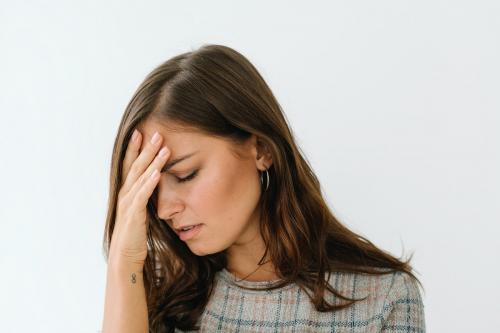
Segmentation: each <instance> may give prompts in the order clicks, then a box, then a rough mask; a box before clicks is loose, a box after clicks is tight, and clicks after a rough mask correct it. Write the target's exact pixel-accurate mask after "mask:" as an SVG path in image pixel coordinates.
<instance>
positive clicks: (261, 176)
mask: <svg viewBox="0 0 500 333" xmlns="http://www.w3.org/2000/svg"><path fill="white" fill-rule="evenodd" d="M265 171H266V186H265V188H266V189H265V190H264V191H267V189H268V187H269V172H268V171H267V169H266V170H265ZM263 178H264V171H262V172H261V174H260V183H261V184H262V185H264V179H263Z"/></svg>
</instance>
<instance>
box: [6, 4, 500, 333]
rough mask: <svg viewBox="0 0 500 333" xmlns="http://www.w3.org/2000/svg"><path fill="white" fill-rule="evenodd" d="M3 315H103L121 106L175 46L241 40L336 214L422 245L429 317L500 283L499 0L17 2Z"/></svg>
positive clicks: (460, 326)
mask: <svg viewBox="0 0 500 333" xmlns="http://www.w3.org/2000/svg"><path fill="white" fill-rule="evenodd" d="M0 8H1V9H0V47H1V50H0V112H1V118H0V119H1V125H2V126H1V127H2V131H1V132H0V151H1V152H2V157H1V163H0V184H1V185H2V191H1V192H0V205H1V206H0V223H1V231H0V270H1V271H0V295H1V296H0V318H1V319H0V323H1V326H2V329H1V331H2V332H34V331H36V332H97V331H98V330H100V329H101V321H102V312H103V304H104V287H105V262H104V259H103V256H102V253H101V240H102V233H103V223H104V218H105V209H106V200H107V190H108V172H109V162H110V154H111V149H112V143H113V140H114V135H115V132H116V129H117V127H118V122H119V119H120V118H121V114H122V112H123V110H124V108H125V106H126V104H127V103H128V101H129V99H130V98H131V96H132V94H133V92H134V91H135V89H136V88H137V86H138V85H139V83H140V82H141V81H142V80H143V78H144V76H145V75H146V74H147V73H148V72H149V71H150V70H152V69H153V68H154V67H155V66H156V65H158V64H159V63H160V62H162V61H164V60H166V59H167V58H170V57H172V56H174V55H176V54H178V53H181V52H185V51H189V50H191V49H194V48H197V47H199V46H201V45H202V44H204V43H218V44H225V45H227V46H230V47H233V48H235V49H236V50H238V51H240V52H241V53H243V54H244V55H245V56H247V57H248V58H249V59H250V61H252V62H253V63H254V64H255V65H256V67H257V68H258V69H259V70H260V71H261V73H262V75H263V76H264V78H265V79H266V80H267V81H268V83H269V85H270V86H271V88H272V89H273V91H274V93H275V94H276V96H277V98H278V100H279V101H280V103H281V105H282V107H283V109H284V110H285V113H286V116H287V117H288V119H289V120H290V123H291V125H292V128H293V131H294V132H295V134H296V136H297V140H298V142H299V144H300V145H301V147H302V149H303V151H304V152H305V154H306V157H307V158H308V160H309V161H310V162H311V164H312V166H313V168H314V169H315V171H316V172H317V174H318V177H319V178H320V180H321V181H322V184H323V189H324V193H325V195H326V197H327V199H328V201H329V202H330V203H331V206H332V208H333V209H334V211H335V212H336V214H337V215H338V217H339V218H341V219H342V220H343V221H344V222H345V223H346V224H347V225H349V226H350V227H351V228H352V229H354V230H355V231H357V232H360V233H362V234H364V235H365V236H367V237H368V238H369V239H371V240H372V241H373V242H374V243H375V244H377V245H379V246H381V247H383V248H385V249H387V250H388V251H391V252H392V253H393V254H396V255H398V256H399V255H401V254H402V253H403V252H402V251H403V250H404V251H405V252H404V254H409V253H411V252H415V255H414V261H413V264H414V266H415V268H416V269H417V271H418V272H419V273H420V275H419V277H420V278H421V280H422V282H423V283H424V286H425V288H426V292H425V294H424V295H423V297H424V303H425V311H426V321H427V328H428V330H429V332H473V331H474V332H491V331H492V330H493V328H491V325H493V324H494V323H496V318H497V316H498V313H499V310H500V308H499V306H498V299H499V297H500V287H499V285H500V278H499V274H500V269H499V263H500V260H499V253H500V245H499V242H498V237H499V236H500V227H499V221H500V209H499V206H500V205H499V204H500V200H499V199H500V176H499V170H500V149H499V148H500V147H499V144H498V142H500V133H499V129H500V97H499V96H500V95H499V92H500V79H499V78H500V65H499V61H498V59H500V54H499V53H500V52H499V51H500V42H499V41H500V38H499V37H500V36H499V35H500V20H499V19H498V17H499V15H500V5H499V3H498V2H497V1H493V0H492V1H477V0H476V1H467V2H466V1H457V0H448V1H445V0H432V1H428V0H426V1H396V0H394V1H388V0H385V1H343V2H340V1H338V2H330V1H329V2H312V1H311V2H307V4H306V2H305V1H301V2H297V3H292V2H289V1H287V2H285V1H283V2H280V1H272V2H271V1H251V2H250V1H248V2H246V3H243V2H236V1H217V2H215V1H203V2H202V1H199V2H195V1H170V2H167V1H155V2H147V1H134V2H133V1H128V2H126V1H107V2H105V1H95V0H94V1H88V0H87V1H79V2H76V1H72V2H71V1H15V2H14V1H10V2H6V1H2V3H1V6H0Z"/></svg>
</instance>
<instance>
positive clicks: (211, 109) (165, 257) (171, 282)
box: [103, 44, 420, 332]
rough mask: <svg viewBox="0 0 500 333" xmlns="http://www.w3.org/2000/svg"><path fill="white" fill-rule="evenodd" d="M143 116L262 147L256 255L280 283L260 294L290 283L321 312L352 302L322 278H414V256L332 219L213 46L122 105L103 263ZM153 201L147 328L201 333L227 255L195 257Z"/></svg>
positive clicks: (297, 157)
mask: <svg viewBox="0 0 500 333" xmlns="http://www.w3.org/2000/svg"><path fill="white" fill-rule="evenodd" d="M148 117H154V118H155V119H157V120H158V121H162V122H163V121H164V122H168V121H174V122H177V123H180V124H184V125H188V126H191V127H194V128H197V129H199V130H200V131H202V132H203V133H206V134H208V135H215V136H219V137H223V138H226V139H228V140H231V141H232V142H234V143H235V144H239V143H242V142H244V141H245V140H246V139H247V138H249V137H250V136H251V134H255V135H257V136H258V137H259V138H260V139H261V140H262V142H264V143H265V144H266V145H267V148H269V150H270V152H271V154H272V161H273V163H272V165H271V167H270V168H269V170H268V171H269V176H270V184H269V187H268V190H267V191H265V192H262V195H261V198H260V202H259V204H260V205H261V209H260V211H261V218H260V230H261V233H262V237H263V239H264V242H265V244H266V246H267V248H266V253H265V254H264V256H263V257H262V258H265V257H266V256H268V257H269V258H270V259H271V260H272V263H273V265H274V267H275V268H276V269H277V274H278V275H279V276H280V278H281V280H280V283H279V284H277V285H273V286H271V287H269V288H268V289H275V288H279V287H281V286H284V285H286V284H289V283H296V284H297V285H299V286H300V287H301V288H303V289H304V290H305V291H306V293H307V294H308V295H309V297H310V299H311V302H312V303H313V304H314V306H315V307H316V309H317V310H318V311H321V312H325V311H336V310H339V309H342V308H345V307H348V306H350V305H352V304H353V303H354V302H356V301H359V300H355V299H351V298H348V297H344V296H343V295H341V294H340V293H338V292H337V291H336V290H335V289H334V288H333V287H332V286H331V285H330V284H329V283H328V278H327V279H325V276H326V275H327V274H329V273H330V272H356V273H367V274H377V275H378V274H388V273H391V272H395V271H402V272H406V273H408V274H410V275H411V276H412V277H413V278H415V279H416V280H417V281H418V279H417V278H416V277H415V276H414V275H413V273H412V267H411V266H410V265H409V262H410V260H411V257H412V256H413V254H412V255H411V256H410V258H409V259H407V260H406V261H401V260H399V259H397V258H395V257H394V256H392V255H390V254H389V253H387V252H385V251H383V250H381V249H379V248H377V247H376V246H375V245H374V244H372V243H371V242H370V241H369V240H367V239H366V238H364V237H363V236H361V235H359V234H356V233H354V232H353V231H351V230H349V229H348V228H347V227H345V226H344V225H343V224H342V223H341V222H339V221H338V220H337V219H336V218H335V216H334V215H333V213H332V211H331V210H330V208H329V207H328V205H327V203H326V202H325V199H324V198H323V196H322V193H321V188H320V183H319V181H318V179H317V177H316V175H315V174H314V172H313V170H312V168H311V167H310V165H309V164H308V162H307V161H306V160H305V159H304V157H303V155H302V153H301V151H300V149H299V147H298V146H297V144H296V143H295V140H294V137H293V135H292V132H291V130H290V127H289V125H288V123H287V120H286V118H285V116H284V113H283V111H282V109H281V107H280V105H279V104H278V101H277V100H276V98H275V97H274V95H273V93H272V92H271V89H270V88H269V87H268V85H267V84H266V82H265V81H264V79H263V78H262V76H261V75H260V74H259V72H258V71H257V69H256V68H255V67H254V66H253V65H252V64H251V63H250V62H249V61H248V60H247V59H246V58H245V57H244V56H243V55H241V54H240V53H238V52H237V51H235V50H234V49H231V48H229V47H226V46H222V45H213V44H205V45H203V46H202V47H200V48H198V49H197V50H194V51H191V52H185V53H182V54H180V55H177V56H175V57H173V58H171V59H169V60H168V61H166V62H164V63H162V64H160V65H159V66H158V67H156V68H155V69H154V70H153V71H152V72H151V73H150V74H149V75H147V77H146V78H145V80H144V82H142V84H141V85H140V86H139V87H138V89H137V91H136V92H135V94H134V95H133V97H132V99H131V100H130V102H129V104H128V105H127V108H126V109H125V113H124V114H123V117H122V119H121V123H120V125H119V128H118V133H117V135H116V139H115V142H114V148H113V156H112V161H111V172H110V193H109V202H108V213H107V218H106V226H105V234H104V239H103V248H104V254H105V257H106V258H108V253H109V252H108V251H109V245H110V241H111V236H112V233H113V228H114V220H115V217H116V204H117V196H118V192H119V190H120V189H119V186H120V179H121V177H122V165H123V159H124V156H125V151H126V144H127V142H128V141H129V139H130V137H131V135H132V132H133V130H134V128H135V127H136V126H137V125H138V124H140V123H141V122H142V121H144V120H145V119H146V118H148ZM156 198H157V195H156V190H155V192H154V193H153V195H152V196H151V198H150V200H149V202H148V206H147V210H148V224H149V228H148V250H149V253H148V256H147V258H146V262H145V266H144V282H145V288H146V295H147V304H148V312H149V325H150V330H151V331H152V332H173V330H174V328H175V327H177V328H179V329H182V330H192V329H199V327H196V326H195V324H196V322H197V320H198V318H199V317H200V316H201V314H202V313H203V310H204V308H205V306H206V304H207V302H208V300H209V298H210V295H211V293H212V289H213V286H214V278H215V273H216V272H218V271H220V270H221V269H222V268H224V267H226V264H227V259H226V251H225V250H224V251H222V252H219V253H214V254H210V255H206V256H196V255H194V254H193V253H192V252H191V251H190V250H189V247H187V245H186V244H185V243H184V242H182V241H181V240H179V238H178V236H177V235H176V234H175V233H174V232H173V231H172V230H171V229H170V227H168V225H167V223H165V221H163V220H161V219H160V218H159V217H158V216H157V214H156V208H155V203H156ZM261 261H262V260H261ZM328 277H329V275H328ZM179 281H182V282H181V283H180V282H179ZM418 282H419V283H420V281H418ZM325 289H327V290H328V291H330V292H332V293H333V294H335V295H336V296H337V297H340V298H341V299H343V300H346V301H348V302H346V303H344V304H341V305H333V304H329V303H328V302H326V301H325V299H324V293H325ZM309 291H312V293H309Z"/></svg>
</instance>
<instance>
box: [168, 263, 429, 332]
mask: <svg viewBox="0 0 500 333" xmlns="http://www.w3.org/2000/svg"><path fill="white" fill-rule="evenodd" d="M268 283H269V282H266V281H259V282H256V281H240V282H236V281H235V277H234V276H233V275H232V274H231V273H230V272H229V271H227V270H226V269H223V270H222V271H219V272H217V276H216V286H215V289H214V294H212V296H211V298H210V301H209V302H208V304H207V307H206V308H205V311H204V313H203V315H202V316H201V317H200V320H199V322H198V323H199V325H200V327H201V332H210V333H213V332H224V333H226V332H240V333H245V332H296V333H299V332H338V333H340V332H342V333H344V332H345V333H359V332H385V333H388V332H394V333H401V332H417V333H424V332H425V318H424V304H423V302H422V298H421V295H420V291H419V288H418V285H417V282H416V281H415V280H414V279H412V278H411V277H410V276H409V275H408V274H406V273H402V272H396V273H390V274H385V275H368V274H363V273H360V274H356V273H332V274H331V276H330V284H331V285H332V286H333V287H334V288H335V289H336V290H338V291H339V292H340V293H341V294H342V295H345V296H349V297H355V298H362V297H364V296H367V295H369V297H368V298H367V299H365V300H364V301H359V302H357V303H355V304H354V305H352V306H350V307H349V308H347V309H343V310H340V311H336V312H319V311H317V310H316V309H315V308H314V306H313V304H312V303H311V302H310V299H309V297H308V296H307V294H306V293H305V292H304V291H302V290H301V289H300V288H299V287H298V286H297V285H295V284H291V285H288V286H285V287H283V288H280V289H277V290H272V291H251V290H244V289H242V288H240V287H238V285H243V286H250V287H261V286H264V285H266V284H268ZM326 295H328V296H327V297H326V300H327V301H328V302H329V303H330V304H332V303H335V304H342V303H343V301H342V300H339V299H338V298H336V297H335V296H334V295H332V294H330V293H329V292H328V291H327V292H326ZM176 332H182V331H180V330H178V329H176ZM190 332H195V331H190Z"/></svg>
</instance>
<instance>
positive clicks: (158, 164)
mask: <svg viewBox="0 0 500 333" xmlns="http://www.w3.org/2000/svg"><path fill="white" fill-rule="evenodd" d="M169 157H170V151H169V149H168V148H167V147H163V148H162V149H160V151H159V152H158V154H157V155H156V156H155V158H154V160H153V162H151V164H150V165H149V166H148V168H147V169H146V171H144V173H143V174H142V175H141V177H139V179H137V181H136V182H135V184H134V185H132V188H131V189H130V192H129V193H130V195H131V197H135V196H136V195H137V193H138V192H139V191H140V189H141V188H142V187H143V186H144V185H145V184H146V183H147V182H148V181H149V178H150V177H151V175H152V174H153V172H154V171H155V170H156V171H157V172H158V173H159V174H160V173H161V172H160V170H161V169H162V167H163V166H164V165H165V162H166V161H167V160H168V158H169ZM153 190H154V189H153ZM146 201H147V200H146Z"/></svg>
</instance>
